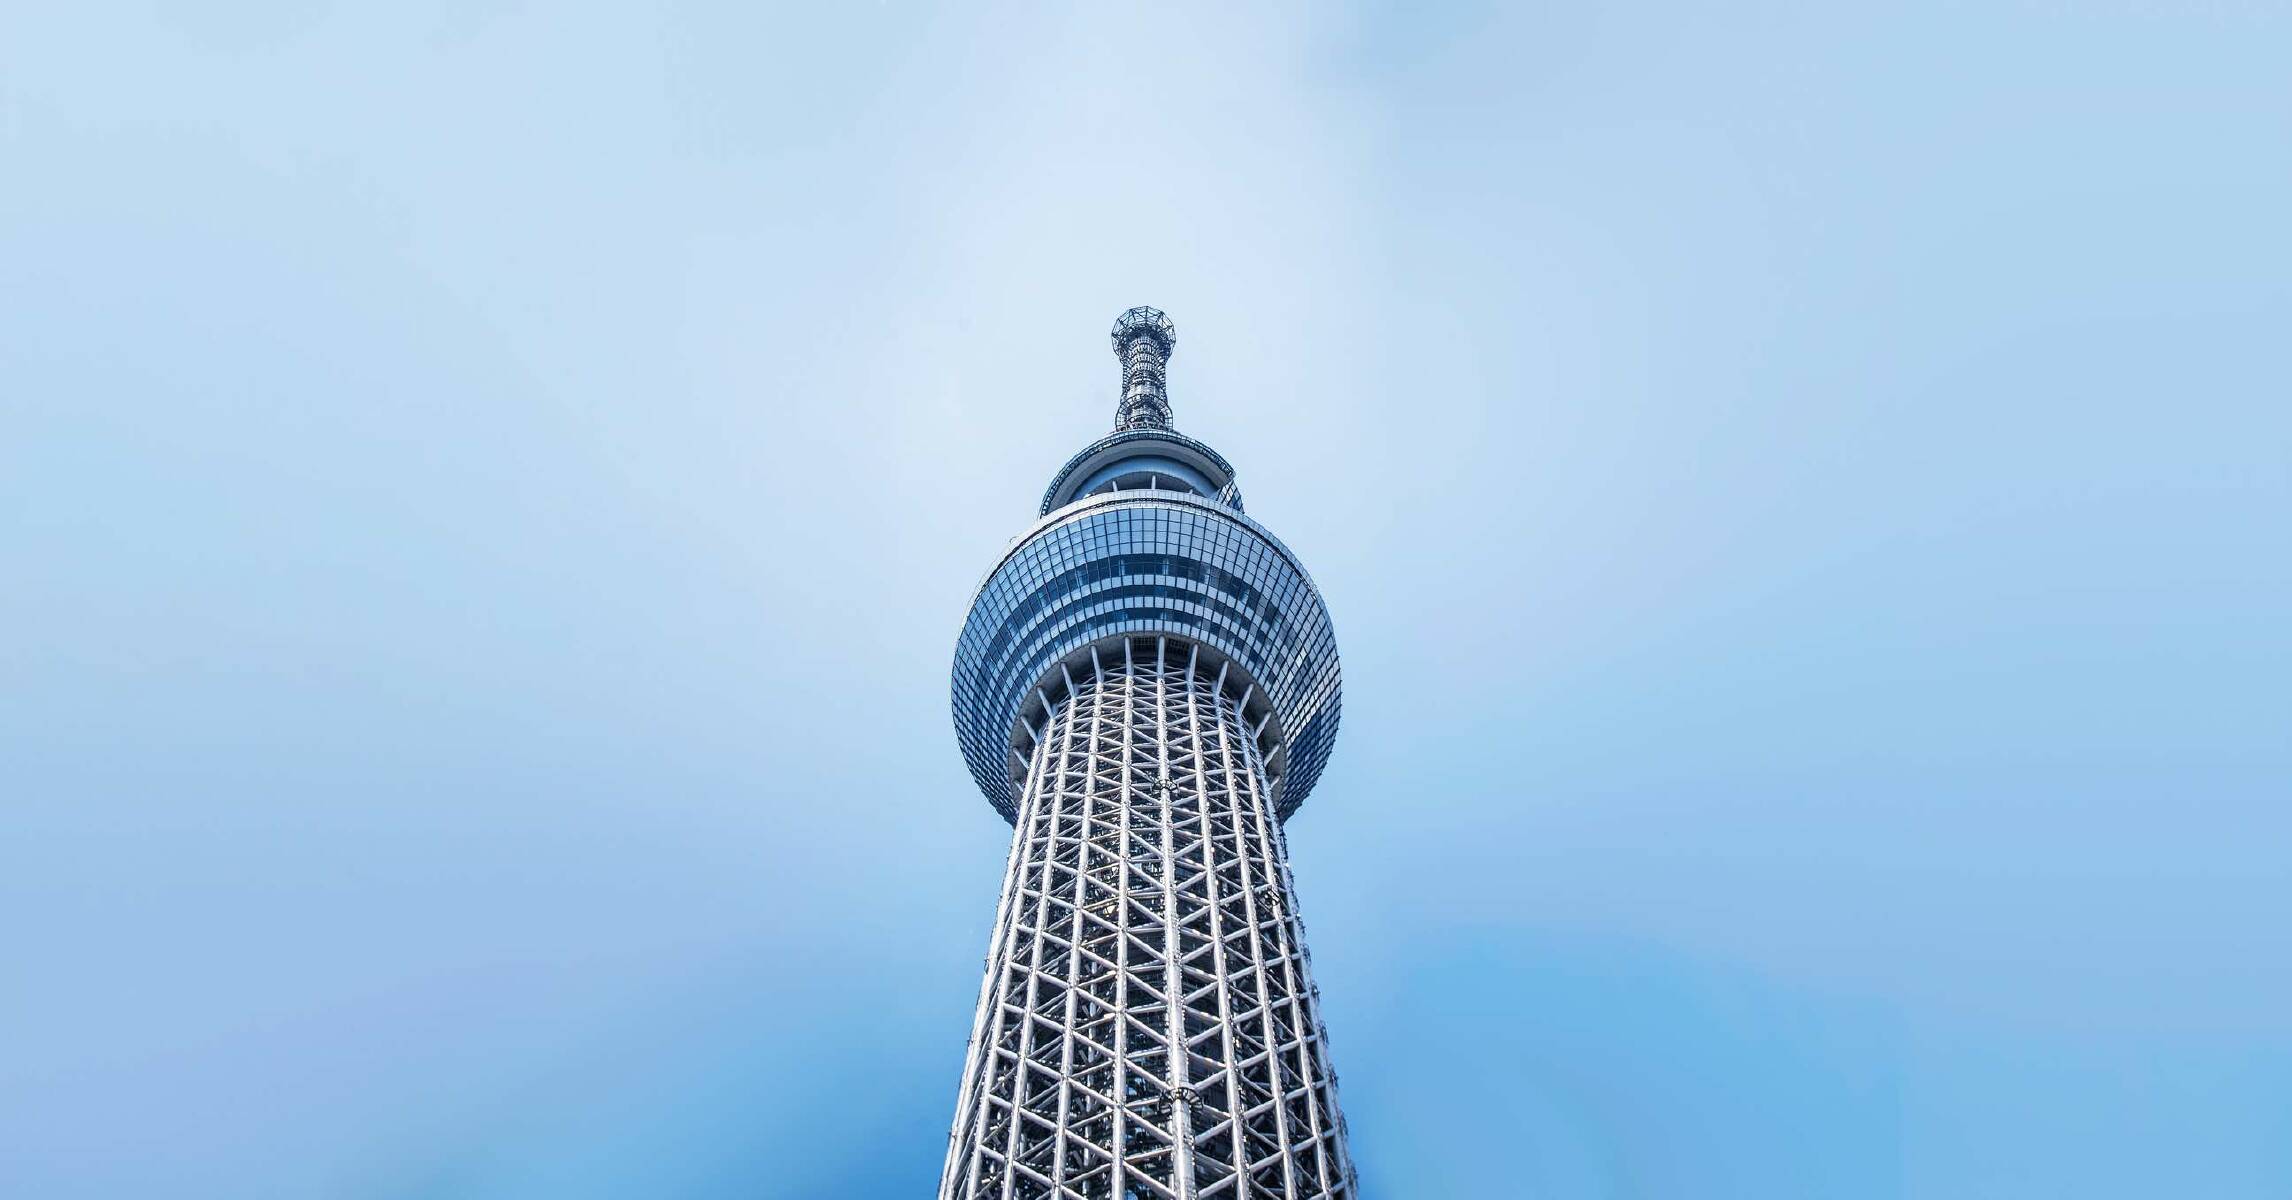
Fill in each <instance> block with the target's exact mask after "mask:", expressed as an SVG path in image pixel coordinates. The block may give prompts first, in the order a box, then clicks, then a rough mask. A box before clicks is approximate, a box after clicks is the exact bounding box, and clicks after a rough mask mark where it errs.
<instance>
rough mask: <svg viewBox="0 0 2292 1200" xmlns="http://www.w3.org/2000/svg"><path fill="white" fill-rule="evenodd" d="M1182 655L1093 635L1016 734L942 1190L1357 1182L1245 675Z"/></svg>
mask: <svg viewBox="0 0 2292 1200" xmlns="http://www.w3.org/2000/svg"><path fill="white" fill-rule="evenodd" d="M1200 661H1201V660H1200V657H1199V655H1198V654H1197V652H1196V651H1195V650H1194V649H1193V647H1192V646H1191V645H1190V644H1189V643H1186V642H1184V641H1181V640H1179V639H1176V638H1155V639H1150V640H1149V639H1135V640H1131V641H1126V642H1124V643H1122V645H1121V646H1120V647H1118V648H1114V649H1112V650H1110V651H1109V652H1108V653H1106V654H1103V655H1099V654H1094V655H1093V666H1092V670H1091V674H1090V676H1089V677H1088V678H1070V679H1069V680H1068V698H1067V699H1066V700H1064V701H1063V702H1061V703H1059V704H1058V705H1056V706H1055V707H1054V708H1053V709H1052V712H1051V716H1050V719H1049V720H1048V721H1047V722H1046V723H1045V725H1044V727H1043V731H1042V735H1041V737H1039V738H1038V739H1037V741H1036V743H1035V747H1034V751H1033V755H1032V758H1031V760H1030V763H1029V769H1028V774H1027V779H1026V786H1025V790H1024V792H1023V794H1022V799H1021V803H1020V810H1019V818H1018V827H1017V831H1016V834H1015V836H1014V838H1013V841H1012V848H1011V856H1010V864H1009V869H1008V874H1007V875H1006V877H1005V881H1004V885H1003V895H1002V903H1001V905H1000V907H999V908H998V910H997V915H996V920H995V933H994V940H993V943H992V945H991V946H990V949H989V952H988V960H987V976H986V981H985V983H984V985H983V986H982V988H981V990H980V997H979V1012H978V1016H977V1019H976V1021H975V1023H974V1025H973V1028H972V1036H971V1048H970V1055H969V1061H968V1063H967V1065H966V1067H965V1070H964V1076H963V1086H962V1092H961V1097H960V1099H959V1101H958V1104H957V1111H956V1120H955V1126H954V1130H953V1133H952V1134H951V1140H950V1145H949V1150H948V1158H947V1167H946V1172H945V1175H944V1177H943V1180H942V1183H941V1185H940V1191H939V1194H940V1196H941V1198H942V1200H980V1198H985V1197H1008V1198H1013V1200H1016V1198H1020V1197H1078V1198H1079V1197H1090V1198H1099V1197H1106V1198H1112V1197H1123V1198H1125V1200H1127V1198H1129V1197H1172V1198H1180V1200H1191V1198H1195V1197H1201V1198H1204V1200H1208V1198H1210V1197H1235V1198H1245V1197H1258V1198H1264V1197H1283V1198H1295V1200H1306V1198H1329V1200H1334V1198H1336V1197H1352V1196H1354V1195H1355V1194H1356V1188H1355V1185H1354V1181H1353V1172H1352V1167H1351V1163H1350V1160H1349V1159H1348V1157H1347V1154H1346V1148H1345V1131H1344V1122H1343V1119H1342V1117H1341V1116H1340V1115H1339V1113H1338V1108H1337V1094H1336V1077H1335V1075H1334V1074H1333V1073H1332V1071H1331V1070H1330V1066H1329V1056H1328V1039H1327V1034H1326V1032H1325V1031H1324V1029H1323V1027H1322V1024H1321V1019H1320V1015H1319V1011H1318V1009H1319V1005H1318V1003H1317V996H1318V989H1316V988H1315V987H1314V986H1313V984H1312V981H1311V979H1310V975H1309V970H1308V968H1309V965H1310V960H1309V959H1308V957H1307V955H1306V952H1305V941H1304V930H1303V927H1302V925H1301V924H1300V923H1299V921H1298V919H1297V915H1296V914H1297V906H1296V901H1295V898H1294V894H1293V891H1292V887H1291V883H1290V875H1289V864H1288V855H1287V851H1286V849H1285V847H1284V845H1283V841H1282V833H1281V826H1280V825H1279V823H1278V822H1276V821H1275V819H1274V816H1273V809H1272V798H1271V796H1270V795H1269V794H1268V793H1269V788H1268V786H1267V776H1266V770H1265V765H1264V763H1263V762H1262V761H1261V760H1260V757H1259V753H1258V748H1257V744H1256V741H1255V740H1254V738H1253V731H1252V730H1251V729H1250V728H1249V726H1248V724H1247V723H1246V722H1245V721H1244V719H1243V716H1242V710H1243V707H1244V705H1245V704H1246V703H1247V695H1246V692H1245V693H1243V694H1241V695H1236V694H1235V693H1236V692H1237V691H1240V690H1241V689H1239V688H1236V687H1235V686H1234V683H1233V681H1230V680H1228V679H1227V678H1226V671H1225V669H1223V668H1220V669H1219V670H1217V671H1209V670H1197V669H1196V668H1197V667H1198V666H1199V664H1200Z"/></svg>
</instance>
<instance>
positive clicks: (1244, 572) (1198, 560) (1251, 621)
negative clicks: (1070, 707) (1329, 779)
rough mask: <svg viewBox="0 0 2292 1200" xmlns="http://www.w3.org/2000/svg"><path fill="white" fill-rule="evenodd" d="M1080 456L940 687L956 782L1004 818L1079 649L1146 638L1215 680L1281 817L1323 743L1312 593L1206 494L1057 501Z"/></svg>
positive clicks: (1289, 564)
mask: <svg viewBox="0 0 2292 1200" xmlns="http://www.w3.org/2000/svg"><path fill="white" fill-rule="evenodd" d="M1156 432H1157V433H1159V432H1160V431H1156ZM1116 436H1121V435H1116ZM1161 436H1163V437H1170V436H1174V435H1168V434H1161ZM1184 440H1185V441H1188V442H1191V441H1192V439H1184ZM1193 444H1194V445H1196V446H1199V445H1200V443H1193ZM1202 449H1203V450H1205V451H1207V450H1208V447H1202ZM1092 453H1093V450H1088V449H1086V450H1085V451H1084V453H1083V454H1082V455H1078V456H1076V462H1073V463H1070V464H1068V468H1067V470H1065V471H1062V472H1061V473H1060V480H1059V482H1057V483H1054V484H1053V486H1052V495H1053V496H1054V497H1055V496H1057V495H1058V492H1059V489H1060V488H1061V487H1062V486H1069V487H1070V490H1069V492H1068V497H1069V499H1068V500H1067V501H1062V506H1060V507H1057V508H1056V509H1055V510H1053V511H1049V512H1048V513H1047V515H1045V516H1044V517H1043V518H1042V519H1041V520H1039V521H1037V522H1036V523H1035V524H1034V526H1033V527H1032V528H1030V529H1028V530H1027V531H1026V532H1025V533H1023V534H1021V535H1020V536H1019V537H1018V538H1017V539H1016V540H1015V541H1014V542H1013V543H1012V544H1011V547H1010V549H1008V550H1007V551H1005V552H1004V554H1003V557H1002V560H1001V561H1000V562H998V563H997V564H996V565H995V568H994V569H993V570H992V571H989V572H988V573H987V577H986V578H985V579H984V580H983V581H982V582H981V583H980V584H979V590H978V593H977V594H976V595H975V596H974V597H973V598H972V601H971V611H970V615H969V617H968V618H967V619H966V620H965V622H964V625H963V634H962V636H961V638H960V639H958V640H957V642H956V646H955V665H954V672H953V679H952V682H953V690H954V711H955V734H956V739H957V740H958V741H959V742H960V743H961V744H962V749H963V757H964V760H965V761H966V763H967V764H968V765H969V766H970V768H971V775H972V778H974V779H975V780H977V781H978V784H979V790H980V791H981V792H983V793H985V794H986V797H987V801H988V803H990V804H992V805H994V806H995V810H996V811H997V812H1000V813H1002V814H1003V817H1004V819H1005V820H1010V821H1016V820H1017V819H1018V793H1019V784H1020V783H1021V781H1023V779H1024V778H1025V775H1026V769H1027V760H1028V755H1029V753H1030V752H1031V750H1032V749H1033V746H1034V741H1035V738H1036V735H1037V732H1038V731H1039V730H1040V729H1042V727H1043V725H1044V723H1045V721H1046V720H1047V719H1048V717H1049V713H1050V708H1051V706H1052V705H1054V704H1057V703H1059V702H1060V701H1061V700H1062V699H1063V698H1064V697H1065V695H1066V694H1067V691H1068V688H1069V686H1070V685H1069V679H1070V678H1071V679H1074V680H1080V679H1082V678H1084V677H1086V676H1087V674H1088V673H1089V671H1090V670H1091V655H1092V653H1093V652H1094V651H1096V652H1097V653H1098V654H1100V655H1101V656H1102V660H1103V656H1105V655H1108V654H1112V655H1114V656H1116V657H1117V658H1119V657H1120V656H1121V655H1122V654H1124V653H1131V652H1135V650H1136V648H1138V647H1141V646H1146V645H1150V644H1152V643H1156V642H1158V641H1160V642H1164V643H1166V644H1167V645H1170V646H1172V647H1177V646H1180V645H1181V644H1182V645H1184V646H1185V647H1187V649H1186V651H1185V652H1186V653H1189V654H1194V655H1196V656H1197V660H1198V664H1199V666H1198V669H1200V670H1204V671H1215V672H1222V674H1223V677H1224V679H1225V690H1226V692H1227V693H1228V694H1229V695H1231V696H1233V697H1234V698H1235V699H1236V700H1237V701H1238V702H1239V703H1240V704H1241V707H1242V715H1243V719H1244V720H1245V721H1246V722H1248V723H1249V725H1250V726H1251V728H1252V729H1253V730H1255V733H1256V738H1257V744H1258V750H1259V753H1260V756H1261V758H1262V759H1263V761H1264V763H1265V766H1266V774H1267V776H1268V778H1269V779H1270V781H1271V783H1272V786H1273V798H1274V814H1275V816H1277V817H1279V818H1281V819H1284V820H1286V819H1287V818H1288V817H1289V815H1290V814H1291V813H1293V812H1295V811H1297V807H1298V805H1300V804H1302V803H1304V802H1305V797H1306V794H1307V793H1309V792H1311V791H1312V790H1313V784H1314V781H1315V780H1316V779H1318V778H1319V777H1320V775H1321V768H1322V766H1323V765H1324V764H1326V763H1327V762H1328V760H1329V751H1330V748H1331V746H1332V745H1333V744H1334V743H1335V741H1336V736H1337V715H1338V708H1339V701H1340V679H1339V672H1338V664H1337V640H1336V635H1335V633H1334V632H1333V631H1332V630H1331V628H1330V624H1329V610H1328V608H1327V607H1326V606H1325V605H1324V604H1323V603H1322V600H1321V593H1320V591H1319V590H1318V589H1317V588H1315V587H1314V586H1313V580H1312V577H1311V576H1309V575H1307V574H1306V572H1305V568H1304V567H1303V566H1302V565H1301V564H1299V563H1298V561H1297V557H1296V556H1295V555H1293V554H1291V553H1290V552H1289V549H1288V547H1286V546H1283V545H1282V544H1281V542H1280V540H1279V539H1277V538H1275V537H1274V536H1273V535H1272V534H1271V533H1268V532H1266V530H1265V528H1264V527H1263V526H1261V525H1259V524H1258V523H1257V522H1255V521H1252V520H1250V519H1249V518H1248V517H1246V516H1243V515H1242V514H1241V512H1240V511H1239V510H1238V509H1236V508H1234V507H1232V506H1230V505H1228V504H1225V503H1221V502H1220V501H1219V500H1217V499H1215V498H1213V497H1211V496H1205V495H1200V494H1196V493H1195V492H1193V491H1190V490H1186V488H1184V487H1176V488H1147V489H1142V490H1141V489H1130V488H1122V489H1119V490H1107V491H1099V492H1096V493H1094V494H1085V495H1083V496H1082V497H1081V498H1080V499H1072V493H1073V491H1074V490H1080V489H1079V488H1072V487H1071V485H1072V484H1073V483H1074V482H1075V480H1076V479H1077V478H1087V477H1088V476H1089V474H1090V472H1087V471H1081V470H1079V469H1078V468H1079V467H1080V466H1081V465H1082V464H1083V462H1084V461H1085V460H1086V459H1088V458H1089V457H1090V456H1091V455H1092ZM1211 453H1212V455H1213V456H1214V452H1211ZM1215 461H1216V463H1217V464H1218V465H1219V466H1223V464H1224V460H1223V459H1216V460H1215ZM1223 476H1224V477H1223V478H1222V479H1219V480H1218V481H1217V485H1218V486H1219V487H1220V489H1221V490H1225V489H1230V487H1231V485H1232V478H1233V476H1232V469H1231V468H1230V467H1226V468H1225V469H1224V471H1223ZM1187 482H1188V483H1189V484H1190V483H1191V481H1187ZM1194 646H1198V647H1200V650H1199V651H1198V652H1197V651H1194V650H1192V649H1191V647H1194ZM1149 652H1151V651H1149ZM1170 652H1171V653H1173V654H1175V653H1178V652H1179V651H1178V650H1177V649H1172V650H1171V651H1170Z"/></svg>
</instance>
